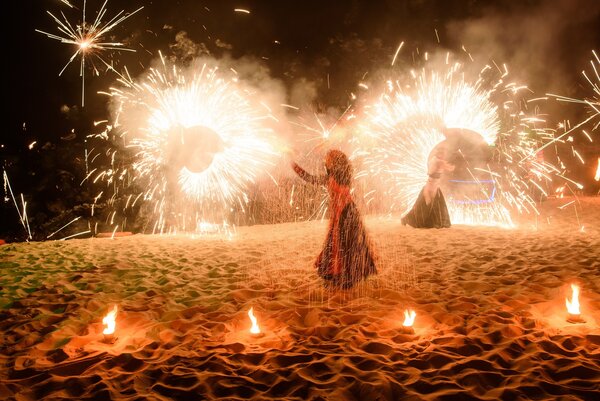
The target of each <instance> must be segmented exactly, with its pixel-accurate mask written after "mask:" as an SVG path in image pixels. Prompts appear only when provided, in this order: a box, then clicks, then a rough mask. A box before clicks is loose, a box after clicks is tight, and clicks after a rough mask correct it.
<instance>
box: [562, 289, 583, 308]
mask: <svg viewBox="0 0 600 401" xmlns="http://www.w3.org/2000/svg"><path fill="white" fill-rule="evenodd" d="M571 289H572V290H573V296H572V297H571V301H569V298H567V299H566V300H565V301H566V305H567V311H568V312H569V314H571V315H579V314H580V313H581V311H580V310H579V286H577V285H575V284H571Z"/></svg>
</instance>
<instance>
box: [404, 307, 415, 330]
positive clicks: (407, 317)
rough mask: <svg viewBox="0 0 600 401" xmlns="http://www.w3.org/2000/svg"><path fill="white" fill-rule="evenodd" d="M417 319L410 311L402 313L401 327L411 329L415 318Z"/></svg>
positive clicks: (413, 312)
mask: <svg viewBox="0 0 600 401" xmlns="http://www.w3.org/2000/svg"><path fill="white" fill-rule="evenodd" d="M416 317H417V313H416V312H415V311H414V310H412V309H407V310H405V311H404V322H403V323H402V326H404V327H412V325H413V324H414V322H415V318H416Z"/></svg>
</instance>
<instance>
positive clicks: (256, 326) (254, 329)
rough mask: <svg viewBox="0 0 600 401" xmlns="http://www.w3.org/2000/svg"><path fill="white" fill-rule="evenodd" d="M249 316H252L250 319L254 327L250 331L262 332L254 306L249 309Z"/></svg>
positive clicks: (253, 332)
mask: <svg viewBox="0 0 600 401" xmlns="http://www.w3.org/2000/svg"><path fill="white" fill-rule="evenodd" d="M248 317H249V318H250V321H251V322H252V327H251V328H250V333H252V334H260V327H258V320H257V319H256V316H254V307H252V308H250V310H249V311H248Z"/></svg>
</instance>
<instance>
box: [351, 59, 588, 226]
mask: <svg viewBox="0 0 600 401" xmlns="http://www.w3.org/2000/svg"><path fill="white" fill-rule="evenodd" d="M507 76H508V69H507V67H506V66H503V67H501V68H500V67H498V66H496V68H492V67H490V66H485V67H484V68H483V69H482V70H481V71H480V73H479V76H478V77H477V78H476V79H473V80H469V79H468V74H467V73H466V72H465V71H464V67H463V66H462V65H461V64H459V63H454V64H450V63H449V61H448V58H447V59H446V61H445V64H444V65H443V66H442V67H440V66H438V67H428V66H427V63H426V66H425V67H423V68H422V69H421V70H419V71H418V72H417V71H412V72H411V75H410V78H406V77H403V78H398V79H395V80H389V81H388V82H387V83H386V85H385V90H384V91H383V92H382V93H380V94H378V95H377V96H376V97H375V100H374V101H372V102H371V103H367V106H366V107H365V111H364V113H365V115H366V118H365V119H363V120H362V122H359V127H360V128H359V131H360V133H359V134H358V140H357V143H358V145H357V146H356V149H355V151H354V154H353V157H354V159H356V160H360V161H361V163H362V166H363V169H362V170H361V171H360V172H359V173H358V174H357V178H359V179H360V178H364V179H365V180H372V178H373V177H377V180H379V181H380V182H379V186H378V187H377V186H376V187H375V188H374V189H375V190H373V191H372V192H369V194H370V195H371V196H373V197H376V196H380V197H381V196H383V198H385V199H388V200H387V203H388V204H389V205H390V211H400V212H404V211H406V210H408V208H410V207H411V206H412V204H413V203H414V201H415V200H416V198H417V196H418V194H419V191H420V190H421V188H422V187H423V185H424V183H425V182H426V180H427V177H428V176H427V173H428V172H427V165H428V160H429V158H430V157H431V152H432V150H433V149H434V148H435V147H436V146H438V145H441V144H444V146H446V147H447V148H449V151H450V153H451V155H450V156H449V158H450V160H449V161H450V163H451V164H457V165H458V167H459V168H457V169H456V170H455V172H454V174H453V176H452V177H451V178H450V179H448V180H447V182H446V183H445V184H444V187H445V191H444V192H445V193H446V197H447V198H448V200H449V203H448V208H449V212H450V216H451V220H452V222H453V223H456V224H472V225H493V226H503V227H512V226H514V223H513V217H512V214H513V213H523V212H532V213H537V209H536V200H535V198H536V195H535V194H536V193H538V194H543V195H547V188H546V183H547V182H550V181H552V179H553V178H555V179H557V180H560V181H559V182H561V181H564V180H568V179H567V178H566V177H565V176H564V168H558V167H556V166H554V165H552V164H551V163H550V162H549V161H548V160H544V158H543V157H541V155H542V154H541V153H538V149H539V148H540V147H542V146H544V144H546V143H548V142H551V141H553V140H554V134H553V133H552V131H551V130H549V129H547V128H546V127H545V126H544V120H543V119H542V118H540V117H538V116H536V115H535V114H534V115H529V114H527V112H526V109H527V108H526V105H527V103H528V102H530V101H531V100H530V99H528V98H527V97H526V96H525V94H524V92H526V89H527V88H526V87H525V86H523V85H518V84H516V83H514V82H510V81H508V78H507ZM536 100H539V99H536ZM497 104H498V105H497ZM569 181H571V180H569ZM571 182H573V181H571ZM575 184H576V185H579V184H577V183H575ZM537 197H538V198H539V195H538V196H537Z"/></svg>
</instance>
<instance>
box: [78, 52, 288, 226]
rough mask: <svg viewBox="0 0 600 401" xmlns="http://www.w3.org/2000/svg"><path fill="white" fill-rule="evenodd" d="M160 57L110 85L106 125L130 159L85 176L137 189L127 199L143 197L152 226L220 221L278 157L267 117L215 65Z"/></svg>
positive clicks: (248, 91) (261, 106)
mask: <svg viewBox="0 0 600 401" xmlns="http://www.w3.org/2000/svg"><path fill="white" fill-rule="evenodd" d="M161 61H162V68H160V67H159V68H152V69H150V71H149V73H148V74H147V75H146V76H144V77H143V78H141V79H139V80H134V79H132V78H130V77H128V76H127V77H122V78H121V79H120V80H119V84H120V86H119V87H113V88H111V90H110V92H109V93H108V95H109V96H111V97H112V100H113V104H114V105H115V109H116V110H118V112H117V114H116V116H115V119H114V124H113V125H112V126H113V127H114V129H115V130H116V132H120V134H119V138H122V139H120V140H122V141H123V142H124V146H125V151H126V153H127V154H131V155H132V156H133V159H132V161H133V163H132V164H125V165H123V167H121V168H119V167H118V166H114V168H112V167H111V168H108V169H103V170H98V171H97V172H95V173H94V174H96V177H95V178H94V176H93V175H91V176H90V179H91V180H93V181H95V180H98V179H100V178H102V180H103V181H104V182H105V183H106V184H107V185H109V186H111V187H112V184H113V183H114V182H115V180H117V177H119V178H118V181H119V182H123V183H125V182H130V183H132V184H133V185H131V186H129V187H128V188H127V189H125V190H126V191H130V190H138V191H140V192H139V193H138V194H135V201H134V202H132V203H131V204H130V202H129V200H128V202H127V205H128V206H129V207H130V208H133V207H134V205H135V203H136V201H137V199H138V198H139V199H141V200H142V201H143V202H144V203H147V204H148V206H149V208H150V209H151V210H152V212H151V213H152V214H153V215H154V216H156V220H155V224H154V227H153V229H152V232H159V233H165V232H168V231H169V230H171V228H173V229H175V230H182V231H194V230H196V229H197V228H198V227H202V225H201V223H202V222H204V223H209V224H212V223H214V222H215V221H223V220H225V219H226V216H227V215H228V214H229V213H230V211H231V209H232V208H233V207H237V208H239V209H240V210H244V208H245V206H246V204H247V203H248V199H249V197H248V194H247V191H248V186H249V185H250V184H251V183H253V182H254V181H255V180H256V178H257V177H258V176H259V175H261V174H262V173H264V172H265V171H266V169H267V168H269V167H271V166H273V165H274V163H275V160H276V159H277V158H278V157H279V152H278V150H277V149H278V147H277V145H276V143H275V142H276V138H275V135H274V132H273V130H272V128H270V127H271V125H272V124H273V121H274V118H273V116H272V114H271V112H270V108H269V107H268V105H267V104H265V103H264V102H261V101H260V100H259V99H258V98H257V95H256V94H255V93H254V92H256V91H255V90H254V91H253V90H251V88H246V87H245V86H243V84H242V83H241V82H239V80H238V79H237V77H235V76H234V77H233V78H229V75H227V74H225V73H221V72H220V71H219V70H218V68H217V66H209V65H208V64H206V63H204V64H200V63H199V64H195V65H194V66H193V67H191V69H190V70H189V71H185V72H184V71H182V70H181V69H179V68H178V67H177V66H174V65H170V64H168V63H167V62H166V61H165V59H164V58H163V57H162V55H161ZM115 153H116V152H115ZM114 163H115V161H114V156H113V158H112V160H111V166H112V165H113V164H114ZM126 177H130V178H128V179H126ZM121 191H123V189H121ZM129 195H133V194H129ZM110 196H114V195H110Z"/></svg>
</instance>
